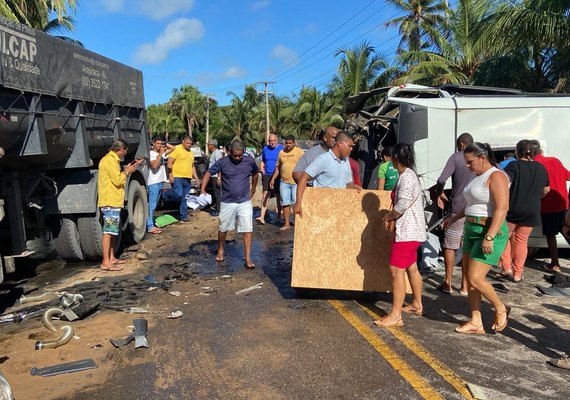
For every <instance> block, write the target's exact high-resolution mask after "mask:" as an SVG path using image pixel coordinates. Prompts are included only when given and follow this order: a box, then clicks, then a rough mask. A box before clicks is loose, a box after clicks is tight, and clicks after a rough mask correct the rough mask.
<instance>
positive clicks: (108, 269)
mask: <svg viewBox="0 0 570 400" xmlns="http://www.w3.org/2000/svg"><path fill="white" fill-rule="evenodd" d="M122 270H123V267H113V266H111V267H108V268H105V267H103V266H102V265H101V271H105V272H113V271H122Z"/></svg>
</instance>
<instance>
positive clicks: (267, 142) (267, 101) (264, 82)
mask: <svg viewBox="0 0 570 400" xmlns="http://www.w3.org/2000/svg"><path fill="white" fill-rule="evenodd" d="M260 83H262V84H263V85H265V90H264V91H263V92H264V93H265V144H269V92H268V91H267V85H269V84H270V83H275V81H273V82H269V81H263V82H255V84H256V85H258V84H260Z"/></svg>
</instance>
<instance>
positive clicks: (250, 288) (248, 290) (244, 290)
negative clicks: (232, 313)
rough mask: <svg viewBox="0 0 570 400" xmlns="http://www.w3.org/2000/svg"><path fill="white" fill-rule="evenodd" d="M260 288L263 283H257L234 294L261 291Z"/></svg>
mask: <svg viewBox="0 0 570 400" xmlns="http://www.w3.org/2000/svg"><path fill="white" fill-rule="evenodd" d="M262 286H263V282H259V283H257V284H255V285H253V286H250V287H247V288H245V289H241V290H238V291H237V292H236V294H243V293H247V292H251V291H252V290H255V289H261V287H262Z"/></svg>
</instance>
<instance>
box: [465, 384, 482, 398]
mask: <svg viewBox="0 0 570 400" xmlns="http://www.w3.org/2000/svg"><path fill="white" fill-rule="evenodd" d="M467 389H469V392H470V393H471V396H473V398H474V399H476V400H487V396H486V395H485V392H484V391H483V388H482V387H481V386H477V385H474V384H473V383H467Z"/></svg>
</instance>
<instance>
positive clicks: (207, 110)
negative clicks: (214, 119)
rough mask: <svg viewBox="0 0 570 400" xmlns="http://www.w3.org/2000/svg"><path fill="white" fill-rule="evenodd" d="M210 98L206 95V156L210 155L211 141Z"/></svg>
mask: <svg viewBox="0 0 570 400" xmlns="http://www.w3.org/2000/svg"><path fill="white" fill-rule="evenodd" d="M210 96H213V95H211V94H209V93H208V94H206V156H208V155H209V153H210V152H209V151H208V142H209V141H210Z"/></svg>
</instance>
